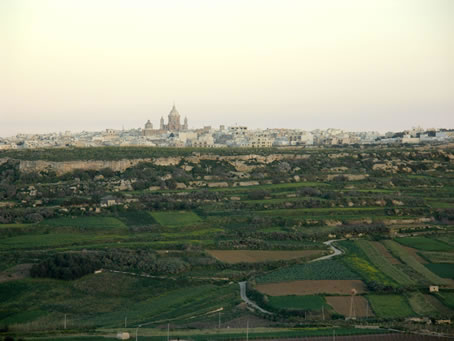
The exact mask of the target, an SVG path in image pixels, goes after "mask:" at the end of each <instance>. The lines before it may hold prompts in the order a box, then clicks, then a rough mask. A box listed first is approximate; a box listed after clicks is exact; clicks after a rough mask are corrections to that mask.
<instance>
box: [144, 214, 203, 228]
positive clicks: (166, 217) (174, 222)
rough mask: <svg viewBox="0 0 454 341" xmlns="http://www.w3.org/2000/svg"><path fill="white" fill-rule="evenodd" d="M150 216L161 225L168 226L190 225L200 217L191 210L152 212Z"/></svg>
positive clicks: (198, 220) (199, 220) (199, 221)
mask: <svg viewBox="0 0 454 341" xmlns="http://www.w3.org/2000/svg"><path fill="white" fill-rule="evenodd" d="M151 216H152V217H153V218H154V219H155V220H156V221H157V222H158V223H159V224H160V225H161V226H169V227H178V226H191V225H196V224H198V223H201V222H202V219H201V218H200V217H199V216H198V215H197V214H195V213H194V212H191V211H171V212H152V213H151Z"/></svg>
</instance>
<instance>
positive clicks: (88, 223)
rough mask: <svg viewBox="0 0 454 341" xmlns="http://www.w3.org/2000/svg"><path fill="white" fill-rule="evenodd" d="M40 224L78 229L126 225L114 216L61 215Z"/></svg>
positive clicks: (124, 226) (116, 227)
mask: <svg viewBox="0 0 454 341" xmlns="http://www.w3.org/2000/svg"><path fill="white" fill-rule="evenodd" d="M40 225H43V226H50V227H75V228H79V229H87V230H96V229H124V228H126V225H125V224H124V223H123V222H122V221H120V220H119V219H117V218H114V217H61V218H54V219H48V220H45V221H43V222H42V223H41V224H40Z"/></svg>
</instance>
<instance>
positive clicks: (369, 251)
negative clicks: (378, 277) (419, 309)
mask: <svg viewBox="0 0 454 341" xmlns="http://www.w3.org/2000/svg"><path fill="white" fill-rule="evenodd" d="M355 243H356V244H357V245H358V246H359V247H360V248H361V250H362V251H363V252H364V253H365V254H366V255H367V257H368V258H369V259H370V261H371V262H372V263H373V264H374V265H375V266H376V267H377V268H378V269H379V270H380V271H382V272H383V273H384V274H385V275H387V276H389V277H391V278H392V279H393V280H395V281H396V282H397V283H399V284H403V285H411V284H415V281H414V280H413V279H411V278H410V277H409V276H407V274H405V273H404V272H403V271H402V270H400V269H399V268H397V267H396V266H393V265H392V264H391V263H390V262H389V261H388V260H387V259H386V258H385V257H384V256H383V255H382V254H381V253H380V251H379V250H377V248H376V247H375V245H373V243H371V242H369V241H365V240H357V241H356V242H355Z"/></svg>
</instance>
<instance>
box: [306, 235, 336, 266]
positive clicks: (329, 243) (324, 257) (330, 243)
mask: <svg viewBox="0 0 454 341" xmlns="http://www.w3.org/2000/svg"><path fill="white" fill-rule="evenodd" d="M340 240H343V239H331V240H327V241H326V242H323V244H325V245H327V246H329V247H330V248H331V250H332V251H333V253H331V254H329V255H327V256H323V257H319V258H316V259H313V260H311V261H310V263H313V262H318V261H321V260H327V259H330V258H333V257H335V256H339V255H341V254H342V253H343V252H342V250H340V249H338V248H337V247H335V246H334V245H332V244H333V243H334V242H338V241H340Z"/></svg>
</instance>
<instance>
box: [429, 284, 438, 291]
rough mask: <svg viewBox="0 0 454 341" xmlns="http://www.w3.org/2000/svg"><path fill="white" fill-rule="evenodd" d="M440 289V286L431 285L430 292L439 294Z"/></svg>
mask: <svg viewBox="0 0 454 341" xmlns="http://www.w3.org/2000/svg"><path fill="white" fill-rule="evenodd" d="M438 289H439V288H438V285H431V286H430V287H429V291H430V292H438Z"/></svg>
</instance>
